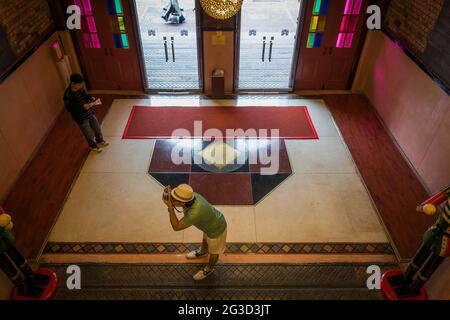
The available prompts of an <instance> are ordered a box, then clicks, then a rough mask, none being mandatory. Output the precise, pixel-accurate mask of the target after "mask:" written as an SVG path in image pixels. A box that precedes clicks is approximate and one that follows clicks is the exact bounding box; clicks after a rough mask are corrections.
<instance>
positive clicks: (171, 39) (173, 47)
mask: <svg viewBox="0 0 450 320" xmlns="http://www.w3.org/2000/svg"><path fill="white" fill-rule="evenodd" d="M170 41H171V42H172V60H173V62H175V46H174V44H173V37H170Z"/></svg>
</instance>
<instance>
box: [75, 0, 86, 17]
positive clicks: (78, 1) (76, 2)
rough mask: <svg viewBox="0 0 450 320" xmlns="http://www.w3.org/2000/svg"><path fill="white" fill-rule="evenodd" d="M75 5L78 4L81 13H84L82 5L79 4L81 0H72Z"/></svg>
mask: <svg viewBox="0 0 450 320" xmlns="http://www.w3.org/2000/svg"><path fill="white" fill-rule="evenodd" d="M73 3H74V4H75V5H76V6H78V7H79V8H80V10H81V14H82V15H83V14H84V9H83V5H82V4H81V0H74V2H73Z"/></svg>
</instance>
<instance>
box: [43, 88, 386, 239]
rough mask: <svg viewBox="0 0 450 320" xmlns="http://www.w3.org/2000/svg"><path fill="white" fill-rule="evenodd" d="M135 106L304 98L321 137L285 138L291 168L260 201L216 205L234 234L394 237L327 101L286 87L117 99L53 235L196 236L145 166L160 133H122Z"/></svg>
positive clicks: (296, 102)
mask: <svg viewBox="0 0 450 320" xmlns="http://www.w3.org/2000/svg"><path fill="white" fill-rule="evenodd" d="M133 105H140V106H158V107H164V106H166V105H170V106H191V107H192V106H199V107H200V106H222V105H224V106H225V105H226V106H260V107H264V106H280V107H282V106H307V107H308V111H309V113H310V115H311V118H312V121H313V124H314V126H315V128H316V130H317V133H318V136H319V139H318V140H285V144H286V149H287V153H288V155H289V159H290V165H291V168H292V174H291V175H290V176H289V177H288V178H287V179H285V180H284V181H283V182H282V183H281V184H279V185H278V186H277V187H276V188H275V189H274V190H272V191H271V192H270V193H269V194H268V195H266V196H265V197H264V198H263V199H262V200H261V201H259V202H258V203H257V204H256V205H225V206H224V205H219V206H217V208H218V209H219V210H220V211H222V212H223V213H224V214H225V217H226V219H227V221H228V242H230V243H234V242H236V243H250V244H252V243H344V244H345V243H366V244H367V243H369V244H370V243H378V244H379V243H381V244H388V243H389V241H388V239H387V237H386V233H385V231H384V228H383V226H382V224H381V222H380V219H379V217H378V214H377V211H376V208H375V207H374V205H373V203H372V200H371V198H370V195H369V194H368V192H367V190H366V187H365V185H364V182H363V181H362V179H361V177H360V175H359V173H358V170H357V168H356V166H355V163H354V162H353V159H352V157H351V154H350V153H349V151H348V149H347V147H346V145H345V143H344V140H343V139H342V137H341V135H340V133H339V130H338V129H337V127H336V125H335V123H334V121H333V118H332V115H331V113H330V111H329V110H328V108H327V106H326V105H325V103H324V102H323V101H322V100H308V99H286V98H283V97H282V96H267V97H264V98H252V97H247V96H244V97H242V98H239V99H237V100H208V99H204V98H200V97H198V98H197V97H190V98H184V97H171V98H167V97H164V96H161V97H158V96H155V97H153V96H152V97H151V98H150V99H141V100H138V99H117V100H115V101H114V103H113V105H112V107H111V109H110V111H109V113H108V115H107V116H106V118H105V120H104V122H103V125H102V127H103V132H104V135H105V137H106V139H107V140H108V141H109V142H110V143H111V145H110V146H109V147H108V148H107V149H105V150H104V152H103V153H101V154H94V153H91V154H90V155H89V157H88V159H87V161H86V162H85V164H84V166H83V168H82V170H81V173H80V175H79V177H78V179H77V180H76V181H75V183H74V185H73V188H72V191H71V192H70V195H69V196H68V198H67V201H66V203H65V206H64V208H63V210H62V212H61V214H60V216H59V218H58V220H57V222H56V224H55V225H54V227H53V229H52V231H51V234H50V236H49V242H50V243H174V244H177V243H196V242H200V240H201V233H200V231H198V230H197V229H195V228H194V227H192V228H188V229H186V230H184V231H182V232H174V231H173V230H172V228H171V226H170V223H169V217H168V214H167V210H166V208H165V206H164V204H163V203H162V201H161V193H162V190H163V187H162V186H161V185H160V184H159V183H158V181H157V180H155V179H154V178H153V177H152V176H150V175H149V174H148V170H149V166H150V161H151V157H152V152H153V149H154V147H155V140H123V139H122V135H123V132H124V129H125V126H126V123H127V120H128V118H129V115H130V112H131V109H132V107H133Z"/></svg>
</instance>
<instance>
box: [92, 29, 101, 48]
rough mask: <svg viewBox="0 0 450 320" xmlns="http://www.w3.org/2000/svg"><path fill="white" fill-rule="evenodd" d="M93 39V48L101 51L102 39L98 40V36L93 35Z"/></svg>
mask: <svg viewBox="0 0 450 320" xmlns="http://www.w3.org/2000/svg"><path fill="white" fill-rule="evenodd" d="M91 39H92V48H95V49H99V48H100V47H101V46H100V39H99V38H98V34H97V33H92V34H91Z"/></svg>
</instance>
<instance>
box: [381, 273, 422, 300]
mask: <svg viewBox="0 0 450 320" xmlns="http://www.w3.org/2000/svg"><path fill="white" fill-rule="evenodd" d="M408 285H409V283H406V281H405V280H404V278H403V272H402V271H401V270H394V269H392V270H388V271H386V272H385V273H383V276H382V277H381V292H382V293H383V296H384V298H385V299H386V300H427V293H426V291H425V289H424V288H422V289H421V290H420V292H419V293H416V292H411V290H409V289H408Z"/></svg>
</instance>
